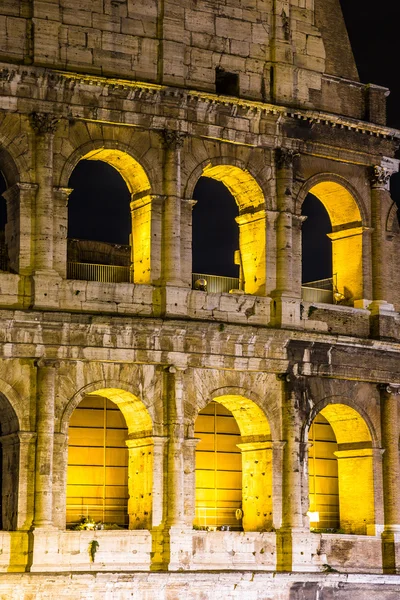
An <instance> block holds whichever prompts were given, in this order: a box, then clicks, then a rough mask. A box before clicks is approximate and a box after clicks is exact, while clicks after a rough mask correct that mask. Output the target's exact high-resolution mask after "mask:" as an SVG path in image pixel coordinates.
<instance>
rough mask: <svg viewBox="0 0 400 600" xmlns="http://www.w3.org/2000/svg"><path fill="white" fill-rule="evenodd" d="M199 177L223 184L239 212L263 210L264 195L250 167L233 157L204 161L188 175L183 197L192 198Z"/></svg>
mask: <svg viewBox="0 0 400 600" xmlns="http://www.w3.org/2000/svg"><path fill="white" fill-rule="evenodd" d="M200 177H209V178H210V179H215V180H216V181H220V182H221V183H223V184H224V185H225V186H226V187H227V188H228V190H229V191H230V193H231V194H232V196H233V197H234V199H235V201H236V203H237V205H238V207H239V211H243V210H246V209H250V208H253V209H262V208H265V193H264V191H263V189H262V187H261V184H260V183H259V182H258V180H257V176H256V175H255V174H254V173H252V170H251V167H249V165H248V164H245V163H244V162H243V161H241V160H238V159H237V158H234V157H228V156H221V157H213V158H209V159H206V160H204V161H203V162H202V163H200V164H199V165H197V166H196V167H195V168H194V169H193V171H192V172H191V173H190V175H189V176H188V179H187V183H186V189H185V197H186V198H190V199H191V198H193V192H194V189H195V187H196V184H197V182H198V180H199V179H200Z"/></svg>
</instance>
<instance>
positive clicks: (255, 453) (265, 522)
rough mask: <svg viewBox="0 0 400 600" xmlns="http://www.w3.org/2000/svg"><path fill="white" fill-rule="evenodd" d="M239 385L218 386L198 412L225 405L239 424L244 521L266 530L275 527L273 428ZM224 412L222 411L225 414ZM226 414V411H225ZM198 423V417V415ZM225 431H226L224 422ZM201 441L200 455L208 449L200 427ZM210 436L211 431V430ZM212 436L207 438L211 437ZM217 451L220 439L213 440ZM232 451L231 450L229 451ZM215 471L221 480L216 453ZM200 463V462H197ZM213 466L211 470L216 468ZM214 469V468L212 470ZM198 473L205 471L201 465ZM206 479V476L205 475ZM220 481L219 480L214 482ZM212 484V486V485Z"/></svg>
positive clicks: (248, 527) (246, 527) (248, 526)
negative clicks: (212, 406)
mask: <svg viewBox="0 0 400 600" xmlns="http://www.w3.org/2000/svg"><path fill="white" fill-rule="evenodd" d="M235 392H237V390H236V389H235V388H220V389H218V390H215V391H214V392H213V393H212V394H211V397H210V399H209V401H208V402H207V403H205V406H203V407H202V409H201V410H200V411H199V413H198V416H197V417H198V418H199V417H200V416H202V415H203V416H202V418H203V419H205V418H208V419H209V418H210V415H209V414H208V413H207V408H208V407H209V406H210V405H211V404H212V405H214V406H215V405H222V406H223V407H224V408H225V409H227V411H228V416H229V415H231V416H232V417H233V419H234V421H235V423H236V424H237V427H238V433H240V438H239V443H237V444H235V445H236V446H237V447H238V448H239V449H240V452H241V490H242V494H241V503H240V506H238V507H237V508H240V510H241V511H242V525H243V528H244V530H245V531H265V530H269V529H271V528H272V523H273V514H272V508H273V507H272V442H271V429H270V426H269V423H268V419H267V417H266V415H265V413H264V412H263V411H262V410H261V408H260V407H259V406H258V405H257V404H256V403H255V402H254V401H253V400H250V399H249V398H246V397H244V396H243V395H242V394H238V393H235ZM223 416H224V415H222V417H223ZM225 416H226V415H225ZM216 419H217V412H216V411H215V413H214V438H215V440H217V436H218V427H217V425H216V423H217V421H216ZM196 423H197V419H196ZM221 431H224V426H222V429H221ZM196 434H198V435H200V439H201V442H200V444H199V446H198V449H197V450H196V455H197V457H200V456H201V453H202V452H203V453H204V452H207V448H205V449H204V448H203V445H202V444H203V437H202V435H203V434H201V433H200V432H199V431H197V432H196V430H195V436H196ZM207 435H208V436H209V434H207ZM208 439H209V437H208V438H207V440H208ZM213 443H214V448H215V452H217V441H215V442H213ZM228 454H229V452H228ZM213 457H214V463H213V465H214V466H213V469H215V474H214V475H213V477H214V481H218V479H219V477H218V473H217V466H216V465H217V462H216V461H218V454H217V455H216V456H214V455H213ZM196 464H197V462H196ZM213 469H211V471H213ZM211 471H210V472H211ZM197 473H202V471H201V469H200V470H199V469H197ZM203 480H204V479H203ZM214 485H216V484H214ZM212 487H213V486H212V485H211V486H210V489H212Z"/></svg>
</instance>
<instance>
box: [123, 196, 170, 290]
mask: <svg viewBox="0 0 400 600" xmlns="http://www.w3.org/2000/svg"><path fill="white" fill-rule="evenodd" d="M163 202H164V197H163V196H158V195H153V194H148V195H146V196H141V195H140V194H139V195H138V197H137V196H136V195H132V201H131V204H130V207H131V218H132V238H131V252H132V266H131V269H132V275H131V281H132V282H133V283H140V284H149V285H151V284H157V283H159V282H160V280H161V246H162V244H161V233H162V228H161V215H162V206H163Z"/></svg>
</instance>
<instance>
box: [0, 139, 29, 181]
mask: <svg viewBox="0 0 400 600" xmlns="http://www.w3.org/2000/svg"><path fill="white" fill-rule="evenodd" d="M21 167H22V165H20V164H18V162H17V160H16V159H14V157H13V155H12V154H11V153H10V151H9V149H8V148H6V147H5V146H3V145H2V144H1V140H0V171H1V172H2V174H3V176H4V179H5V182H6V184H7V188H11V187H12V186H14V185H16V184H17V183H19V182H20V181H21V179H24V178H23V177H21ZM28 174H29V172H26V175H28Z"/></svg>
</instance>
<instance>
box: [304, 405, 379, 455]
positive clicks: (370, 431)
mask: <svg viewBox="0 0 400 600" xmlns="http://www.w3.org/2000/svg"><path fill="white" fill-rule="evenodd" d="M330 405H343V406H345V407H346V408H347V409H349V413H348V414H349V415H350V414H352V415H353V418H354V419H356V418H359V419H360V420H361V421H362V422H363V423H364V424H365V426H366V427H367V432H365V436H366V438H368V439H370V440H371V443H372V446H373V447H374V448H378V447H379V445H380V441H379V436H378V433H377V431H376V428H375V426H374V424H373V422H372V420H371V417H370V416H369V414H368V413H367V412H366V410H364V408H363V407H362V406H359V405H356V404H355V402H354V401H353V400H352V399H351V398H347V397H346V396H326V397H325V398H323V399H322V400H320V401H319V402H318V403H317V404H315V405H314V406H313V409H312V411H311V412H310V415H309V417H308V419H307V421H306V423H305V425H304V427H303V430H304V438H303V439H306V432H307V430H308V429H309V427H310V425H311V423H312V421H313V420H314V418H315V417H316V415H317V414H318V413H322V412H323V411H324V410H325V409H327V411H328V412H329V408H328V407H329V406H330ZM351 411H353V412H352V413H351ZM357 415H358V417H357ZM361 421H360V422H361Z"/></svg>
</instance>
